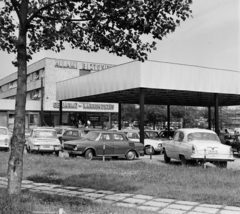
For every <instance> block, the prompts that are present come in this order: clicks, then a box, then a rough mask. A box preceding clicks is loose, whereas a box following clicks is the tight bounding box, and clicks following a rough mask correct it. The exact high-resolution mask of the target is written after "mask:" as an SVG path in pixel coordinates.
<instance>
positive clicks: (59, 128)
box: [54, 126, 75, 140]
mask: <svg viewBox="0 0 240 214" xmlns="http://www.w3.org/2000/svg"><path fill="white" fill-rule="evenodd" d="M71 128H75V127H74V126H55V127H54V129H55V130H56V132H57V136H58V139H59V140H60V139H61V137H62V135H63V133H64V132H65V130H67V129H71Z"/></svg>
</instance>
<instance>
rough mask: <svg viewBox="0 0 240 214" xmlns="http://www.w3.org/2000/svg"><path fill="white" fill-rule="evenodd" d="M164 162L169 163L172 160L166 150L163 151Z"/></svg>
mask: <svg viewBox="0 0 240 214" xmlns="http://www.w3.org/2000/svg"><path fill="white" fill-rule="evenodd" d="M163 157H164V162H165V163H169V162H170V161H171V158H170V157H168V156H167V152H166V150H165V151H164V152H163Z"/></svg>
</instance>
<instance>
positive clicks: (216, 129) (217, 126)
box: [214, 93, 220, 135]
mask: <svg viewBox="0 0 240 214" xmlns="http://www.w3.org/2000/svg"><path fill="white" fill-rule="evenodd" d="M214 107H215V132H216V133H217V135H219V134H220V130H219V108H218V94H217V93H215V94H214Z"/></svg>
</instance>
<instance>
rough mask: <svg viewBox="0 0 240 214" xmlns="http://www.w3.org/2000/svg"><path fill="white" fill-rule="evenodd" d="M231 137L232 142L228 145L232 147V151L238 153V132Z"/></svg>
mask: <svg viewBox="0 0 240 214" xmlns="http://www.w3.org/2000/svg"><path fill="white" fill-rule="evenodd" d="M231 138H232V139H231V140H232V142H231V143H230V146H231V147H232V151H233V152H237V153H238V154H240V134H235V135H233V136H232V137H231Z"/></svg>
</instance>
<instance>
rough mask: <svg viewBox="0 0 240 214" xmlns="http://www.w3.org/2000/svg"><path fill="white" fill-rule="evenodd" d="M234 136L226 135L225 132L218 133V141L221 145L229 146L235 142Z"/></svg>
mask: <svg viewBox="0 0 240 214" xmlns="http://www.w3.org/2000/svg"><path fill="white" fill-rule="evenodd" d="M234 135H235V134H234V133H226V132H222V131H221V132H220V133H219V139H220V141H221V143H222V144H225V145H228V146H231V144H232V143H233V142H234V140H235V136H234Z"/></svg>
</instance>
